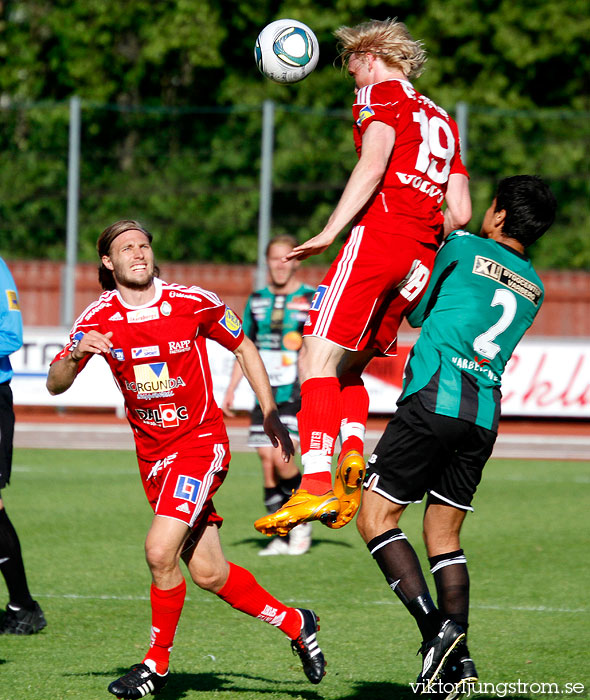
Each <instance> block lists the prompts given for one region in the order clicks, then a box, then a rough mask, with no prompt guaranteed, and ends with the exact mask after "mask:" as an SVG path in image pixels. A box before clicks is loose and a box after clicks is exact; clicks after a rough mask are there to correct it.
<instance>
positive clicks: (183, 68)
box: [0, 0, 590, 267]
mask: <svg viewBox="0 0 590 700" xmlns="http://www.w3.org/2000/svg"><path fill="white" fill-rule="evenodd" d="M392 15H396V16H398V17H399V18H400V19H401V20H403V21H405V22H406V24H407V25H408V27H409V28H410V30H411V32H412V34H413V35H414V36H415V37H416V38H420V39H422V40H423V41H424V43H425V45H426V48H427V50H428V52H429V57H430V58H429V61H428V64H427V70H426V71H425V73H424V75H423V76H422V77H421V78H420V79H419V80H418V81H417V82H416V87H417V88H418V89H419V90H421V91H422V92H425V93H426V94H428V95H429V96H430V97H432V99H434V100H435V101H436V102H438V103H439V104H441V105H442V106H443V107H445V108H446V109H447V110H448V111H450V112H454V110H455V107H456V105H457V103H458V102H460V101H462V102H466V103H467V104H468V105H469V132H468V134H469V138H468V142H467V144H466V146H467V152H468V165H469V170H470V174H471V178H472V179H471V183H472V194H473V199H474V218H473V225H472V228H473V230H476V229H477V227H478V226H479V221H480V220H481V216H482V215H483V211H484V210H485V209H486V208H487V205H488V203H489V199H490V197H491V194H492V193H493V189H494V184H495V182H496V181H497V180H498V179H499V178H501V177H503V176H505V175H510V174H515V173H518V172H529V173H536V174H539V175H541V176H543V177H544V178H545V179H546V180H547V181H548V182H549V183H550V185H551V186H552V188H553V189H554V191H555V192H556V194H557V196H558V200H559V203H560V209H559V218H558V221H557V223H556V225H555V226H554V228H553V230H552V231H551V232H550V233H549V234H547V236H546V237H544V238H543V239H542V240H541V241H540V242H539V244H538V245H537V246H536V248H535V249H534V251H533V255H534V257H535V259H536V261H537V263H538V264H540V265H542V266H545V267H549V266H560V267H587V266H588V265H590V236H588V232H589V231H590V221H589V216H590V215H589V212H588V196H589V185H588V182H589V178H588V175H589V173H588V162H589V160H590V159H589V155H590V154H589V150H590V146H589V144H590V128H589V126H588V122H589V120H588V115H589V114H590V96H589V94H588V90H587V82H586V81H587V76H588V75H589V74H590V54H589V52H588V51H587V37H588V35H589V34H590V15H588V12H587V7H586V3H585V2H583V1H582V0H544V1H542V2H539V1H538V0H522V1H521V2H518V3H515V2H514V1H513V0H479V1H478V2H476V3H473V2H468V1H467V0H412V2H410V1H409V0H401V1H400V2H398V3H397V4H396V5H394V6H392V5H391V4H389V3H383V2H377V1H376V0H363V2H361V0H330V2H327V1H326V0H314V1H313V2H311V1H310V0H300V1H299V2H298V3H297V4H296V5H295V4H293V3H290V2H287V1H282V2H281V1H271V0H256V1H255V0H243V1H241V2H239V3H238V2H235V0H165V1H162V2H152V1H151V0H125V2H120V1H119V2H115V1H114V0H5V1H4V2H2V0H0V120H1V124H2V129H1V130H0V152H1V153H2V155H3V156H4V159H3V160H4V167H3V169H2V171H0V172H1V174H0V249H1V250H2V252H3V253H4V254H5V255H10V256H12V257H14V256H27V257H35V256H42V257H52V258H61V257H63V250H64V240H65V221H66V193H67V186H68V182H67V160H68V150H67V149H68V125H69V116H68V104H67V101H68V99H69V98H70V97H71V96H73V95H77V96H79V97H80V98H81V99H82V105H83V109H82V146H81V153H82V158H81V181H80V215H79V219H80V256H81V258H82V259H93V256H94V242H95V240H96V236H97V234H98V233H99V232H100V230H102V228H104V227H105V226H106V225H108V224H109V223H111V222H112V221H114V220H116V219H119V218H127V217H133V218H139V219H140V220H142V221H143V222H144V223H146V225H148V227H151V228H152V229H153V230H154V232H155V233H156V234H157V236H156V240H157V242H158V246H157V250H158V254H159V256H160V258H162V259H168V260H188V259H192V260H219V261H221V260H223V261H235V262H244V261H249V262H250V261H253V260H255V258H256V230H257V219H258V208H259V193H258V187H259V184H258V183H259V168H260V141H261V105H262V103H263V101H264V100H267V99H271V100H273V101H274V102H275V104H276V105H277V111H276V125H275V128H276V131H275V154H274V156H275V158H274V174H273V187H274V190H273V231H274V232H276V233H278V232H282V231H285V232H286V231H288V232H290V233H294V234H295V235H297V236H298V237H299V238H300V239H304V238H305V237H307V236H309V235H313V234H314V233H317V232H318V231H319V230H320V229H321V227H322V226H323V224H324V222H325V219H326V218H327V216H328V215H329V212H330V211H331V209H332V207H333V206H334V205H335V203H336V201H337V199H338V197H339V194H340V192H341V190H342V187H343V185H344V183H345V181H346V177H347V175H348V172H349V171H350V168H351V167H352V165H353V164H354V162H355V155H354V151H353V148H352V139H351V137H350V105H351V101H352V92H353V85H352V82H351V80H350V79H349V78H348V76H347V75H346V73H345V72H343V71H342V69H341V68H340V66H339V64H338V60H337V48H336V44H335V40H334V37H333V35H332V32H333V30H334V29H335V28H337V27H338V26H340V25H342V24H349V25H350V24H356V23H357V22H360V21H364V20H366V19H368V18H376V19H384V18H386V17H389V16H392ZM279 17H296V18H297V19H300V20H302V21H304V22H306V23H308V24H309V25H310V26H311V27H312V28H313V29H314V31H315V32H316V34H317V36H318V40H319V42H320V47H321V56H320V63H319V65H318V68H317V69H316V71H315V72H314V74H313V75H312V76H310V77H309V78H307V79H306V80H304V81H302V82H301V83H298V84H296V85H289V86H284V85H276V84H273V83H270V82H269V81H268V80H265V79H264V78H262V76H261V75H260V74H259V73H258V71H257V70H256V68H255V66H254V62H253V58H252V50H253V45H254V40H255V38H256V35H257V34H258V32H259V31H260V29H261V28H262V27H263V26H264V25H265V24H266V23H268V22H269V21H271V20H273V19H276V18H279ZM564 244H565V245H564ZM333 254H334V251H329V252H328V254H327V258H332V257H333Z"/></svg>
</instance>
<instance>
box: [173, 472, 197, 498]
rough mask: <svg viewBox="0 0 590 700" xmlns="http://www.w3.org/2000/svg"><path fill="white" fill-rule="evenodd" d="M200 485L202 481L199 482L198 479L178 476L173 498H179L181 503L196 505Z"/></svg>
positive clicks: (182, 475)
mask: <svg viewBox="0 0 590 700" xmlns="http://www.w3.org/2000/svg"><path fill="white" fill-rule="evenodd" d="M202 483H203V482H202V481H200V480H199V479H195V478H194V477H192V476H185V475H184V474H180V475H179V476H178V479H177V481H176V488H175V489H174V498H181V499H182V500H183V501H189V502H190V503H196V502H197V498H198V496H199V490H200V488H201V484H202Z"/></svg>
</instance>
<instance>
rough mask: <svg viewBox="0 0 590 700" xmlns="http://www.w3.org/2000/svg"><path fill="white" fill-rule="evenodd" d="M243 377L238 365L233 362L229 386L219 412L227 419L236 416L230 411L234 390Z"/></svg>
mask: <svg viewBox="0 0 590 700" xmlns="http://www.w3.org/2000/svg"><path fill="white" fill-rule="evenodd" d="M243 376H244V373H243V372H242V368H241V367H240V363H239V362H234V366H233V369H232V373H231V377H230V380H229V384H228V385H227V389H226V390H225V395H224V397H223V401H222V402H221V410H222V411H223V415H225V416H227V417H228V418H233V417H234V416H235V415H236V414H235V413H234V412H233V411H232V406H233V404H234V396H235V393H236V389H237V388H238V384H239V383H240V380H241V379H242V377H243Z"/></svg>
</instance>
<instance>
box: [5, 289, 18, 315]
mask: <svg viewBox="0 0 590 700" xmlns="http://www.w3.org/2000/svg"><path fill="white" fill-rule="evenodd" d="M6 303H7V304H8V310H9V311H20V306H19V305H18V295H17V293H16V291H15V290H14V289H7V290H6Z"/></svg>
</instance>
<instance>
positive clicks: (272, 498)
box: [264, 486, 286, 513]
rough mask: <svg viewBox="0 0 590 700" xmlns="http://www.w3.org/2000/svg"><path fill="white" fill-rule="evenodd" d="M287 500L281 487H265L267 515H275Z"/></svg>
mask: <svg viewBox="0 0 590 700" xmlns="http://www.w3.org/2000/svg"><path fill="white" fill-rule="evenodd" d="M285 500H286V499H285V496H284V494H283V492H282V491H281V487H280V486H271V487H267V486H265V487H264V507H265V508H266V512H267V513H274V512H275V511H276V510H278V509H279V508H280V507H281V506H282V505H283V503H285Z"/></svg>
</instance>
